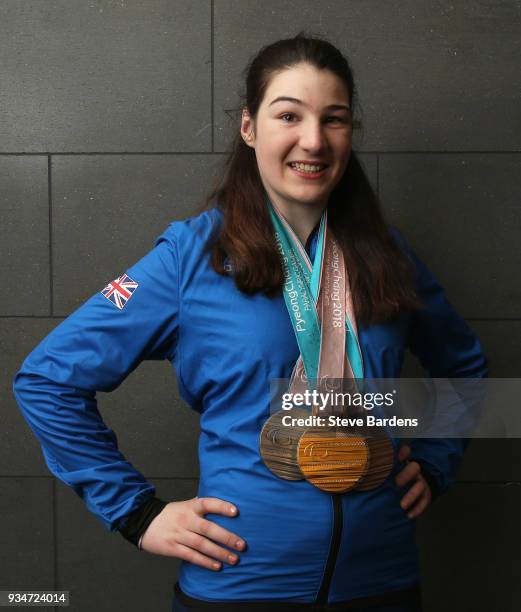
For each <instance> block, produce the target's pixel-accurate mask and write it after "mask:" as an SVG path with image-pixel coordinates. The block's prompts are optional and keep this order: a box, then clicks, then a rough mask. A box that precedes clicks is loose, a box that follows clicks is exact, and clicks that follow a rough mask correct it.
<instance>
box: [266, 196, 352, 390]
mask: <svg viewBox="0 0 521 612" xmlns="http://www.w3.org/2000/svg"><path fill="white" fill-rule="evenodd" d="M266 204H267V205H268V210H269V212H270V217H271V221H272V223H273V228H274V230H275V238H276V241H277V246H278V248H279V251H280V254H281V257H282V258H283V267H284V277H285V278H284V301H285V302H286V308H287V309H288V313H289V315H290V319H291V323H292V325H293V329H294V331H295V336H296V339H297V343H298V346H299V349H300V354H301V355H302V361H303V364H304V370H305V372H306V376H307V378H308V381H316V380H317V378H318V365H319V358H320V322H319V319H318V314H317V309H316V304H317V300H318V293H319V290H320V287H319V282H320V270H321V267H322V257H323V251H324V249H323V245H324V234H325V223H326V213H325V211H324V212H323V213H322V217H321V219H320V226H319V230H318V241H317V248H316V251H315V259H314V261H313V265H312V272H311V275H310V274H309V269H308V266H307V263H306V261H305V259H304V257H305V255H304V253H305V248H304V246H303V245H302V243H301V242H300V240H299V239H298V237H297V236H296V235H295V239H296V240H298V242H299V245H300V247H301V249H299V248H298V247H297V246H296V245H295V244H294V241H293V239H292V237H291V236H290V235H289V234H288V232H287V230H286V228H285V227H284V224H283V222H282V221H281V219H280V218H279V216H278V215H277V213H276V212H275V210H274V208H273V204H272V203H271V201H270V200H269V198H268V196H267V195H266ZM310 263H311V262H310ZM346 353H347V358H348V360H349V363H350V364H351V368H352V370H353V374H354V377H355V378H356V379H362V378H363V376H364V370H363V361H362V352H361V350H360V345H359V343H358V339H357V337H356V334H355V333H354V330H353V329H352V327H351V324H350V322H349V318H348V317H347V315H346Z"/></svg>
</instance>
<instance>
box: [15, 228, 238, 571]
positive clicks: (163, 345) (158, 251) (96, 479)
mask: <svg viewBox="0 0 521 612" xmlns="http://www.w3.org/2000/svg"><path fill="white" fill-rule="evenodd" d="M174 225H175V224H171V225H170V226H169V228H168V229H167V230H166V231H165V232H164V233H163V234H162V235H161V236H160V237H159V238H158V239H157V241H156V244H155V247H154V248H153V249H152V250H151V251H149V252H148V253H147V254H146V255H145V256H144V257H143V258H142V259H141V260H139V261H138V262H137V263H136V264H134V265H133V266H131V267H130V268H129V269H128V270H127V271H126V276H125V277H124V278H123V277H120V278H119V279H116V280H115V281H112V283H110V284H109V285H107V287H106V288H105V289H103V290H102V291H99V292H98V293H96V294H95V295H93V296H91V297H90V298H89V299H88V300H87V301H86V302H85V303H84V304H83V305H82V306H80V307H79V308H78V309H77V310H76V311H75V312H73V313H72V314H71V315H70V316H69V317H68V318H67V319H65V320H64V321H63V322H62V323H60V324H59V325H58V326H57V327H56V328H55V329H54V330H53V331H52V332H51V333H50V334H49V335H48V336H46V337H45V338H44V339H43V340H42V342H40V344H38V346H37V347H36V348H35V349H34V350H33V351H32V352H31V353H30V354H29V355H28V356H27V357H26V359H25V360H24V362H23V363H22V366H21V368H20V370H19V371H18V373H17V374H16V376H15V379H14V383H13V391H14V395H15V398H16V401H17V402H18V405H19V407H20V410H21V412H22V414H23V416H24V418H25V420H26V421H27V423H28V425H29V427H30V428H31V430H32V431H33V433H34V434H35V436H36V437H37V439H38V441H39V442H40V445H41V448H42V452H43V455H44V459H45V462H46V464H47V467H48V468H49V470H50V471H51V472H52V474H54V475H55V476H56V477H57V478H59V479H60V480H61V481H62V482H64V483H65V484H66V485H68V486H70V487H71V488H72V489H73V490H74V491H75V492H76V494H77V495H79V496H80V497H81V498H82V499H83V501H84V502H85V503H86V505H87V508H88V509H89V510H90V511H91V512H92V513H93V514H94V515H95V516H96V517H97V518H98V519H99V520H100V521H101V522H102V523H103V524H104V525H105V527H106V528H107V529H108V530H110V531H116V530H121V529H124V527H125V524H127V522H128V520H129V516H130V515H132V514H133V515H134V516H137V515H139V514H140V511H141V510H142V509H143V508H144V507H145V505H146V504H147V503H150V502H151V500H153V499H154V498H155V488H154V486H153V485H152V484H150V483H149V482H147V480H146V479H145V477H144V476H143V475H142V474H141V473H140V472H139V471H138V470H136V468H135V467H134V466H132V464H131V463H129V462H128V461H127V460H126V459H125V457H124V456H123V455H122V454H121V452H120V451H119V449H118V443H117V437H116V434H115V433H114V431H113V430H111V429H109V428H108V427H107V426H106V425H105V423H104V422H103V419H102V417H101V415H100V413H99V411H98V407H97V400H96V392H97V391H104V392H110V391H113V390H114V389H116V388H117V387H118V386H119V385H120V384H121V382H123V380H124V379H125V378H126V377H127V376H128V375H129V374H130V373H131V372H132V371H133V370H134V369H135V368H136V367H137V366H138V365H139V363H140V362H141V361H143V360H145V359H150V360H161V359H169V360H171V361H172V360H174V358H175V352H176V348H177V337H178V307H179V262H178V252H177V244H176V238H175V235H174ZM146 408H151V406H147V407H146ZM155 499H157V498H155ZM221 501H222V500H221ZM189 502H193V503H194V504H195V505H196V506H197V507H200V505H201V504H200V502H199V501H198V499H197V498H195V499H194V500H189ZM189 502H172V503H174V504H179V503H189ZM163 503H164V502H163ZM222 503H223V504H225V503H226V502H222ZM171 505H172V504H167V505H166V506H165V507H164V510H163V511H161V513H160V515H159V514H157V513H156V515H155V516H153V517H151V518H152V522H151V524H154V523H155V524H156V525H157V522H158V519H159V516H162V515H163V514H164V513H165V512H166V509H167V508H169V507H170V506H171ZM228 505H229V504H228ZM156 509H157V506H156ZM170 513H171V511H169V514H170ZM202 520H204V519H202ZM149 522H150V521H149ZM207 522H209V521H207ZM216 527H217V525H216ZM141 535H142V534H141ZM221 535H222V534H221ZM232 536H233V534H231V536H230V537H232ZM165 537H166V536H165ZM233 537H235V536H233ZM134 543H136V544H137V541H136V542H134ZM156 544H157V542H156ZM162 550H166V548H165V547H162ZM163 554H167V553H165V552H163ZM170 554H172V555H174V556H177V555H176V554H175V552H171V553H170ZM223 554H224V553H223ZM182 558H184V557H182ZM207 566H208V564H207Z"/></svg>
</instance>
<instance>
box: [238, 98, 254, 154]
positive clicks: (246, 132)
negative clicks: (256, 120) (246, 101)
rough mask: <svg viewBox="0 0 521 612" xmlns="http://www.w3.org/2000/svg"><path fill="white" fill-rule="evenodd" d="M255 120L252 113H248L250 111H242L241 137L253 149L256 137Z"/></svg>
mask: <svg viewBox="0 0 521 612" xmlns="http://www.w3.org/2000/svg"><path fill="white" fill-rule="evenodd" d="M253 127H254V126H253V120H252V118H251V116H250V113H249V112H248V109H247V108H246V107H244V108H243V109H242V118H241V136H242V137H243V139H244V142H245V143H246V144H247V145H248V146H250V147H252V148H255V146H254V142H255V136H254V133H253Z"/></svg>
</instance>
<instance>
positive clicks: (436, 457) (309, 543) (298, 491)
mask: <svg viewBox="0 0 521 612" xmlns="http://www.w3.org/2000/svg"><path fill="white" fill-rule="evenodd" d="M221 221H222V212H221V211H220V210H219V209H218V208H213V209H211V210H210V211H206V212H204V213H202V214H199V215H197V216H194V217H192V218H189V219H186V220H184V221H176V222H174V223H171V224H170V225H169V226H168V227H167V229H166V230H165V231H164V233H163V234H162V235H161V236H159V238H158V239H157V241H156V244H155V247H154V248H153V249H152V250H151V251H150V252H148V253H147V254H146V255H145V256H144V257H143V258H142V259H141V260H140V261H138V262H137V263H136V264H135V265H133V266H131V267H130V268H129V269H128V270H127V271H126V274H127V275H128V277H130V279H131V280H132V281H135V283H137V287H135V288H133V290H132V285H131V286H130V289H129V290H128V292H129V294H130V296H129V297H128V294H127V297H128V300H127V301H126V302H125V301H124V300H123V302H122V303H120V304H119V305H120V306H121V305H122V304H123V307H122V308H119V307H118V306H117V305H116V304H115V303H114V302H113V301H111V300H110V299H108V298H107V297H105V295H104V294H103V293H102V292H101V291H100V292H98V293H96V294H95V295H93V296H92V297H91V298H90V299H88V300H87V301H86V302H85V303H84V304H83V305H82V306H81V307H80V308H78V309H77V310H76V311H75V312H74V313H72V314H71V315H70V316H69V317H68V318H67V319H66V320H64V321H63V322H62V323H60V324H59V325H58V326H57V327H56V328H55V329H54V330H53V331H52V332H51V333H50V334H49V335H48V336H47V337H46V338H44V339H43V341H42V342H41V343H40V344H39V345H38V346H37V347H36V348H35V349H34V350H33V351H32V352H31V353H30V354H29V356H28V357H27V358H26V359H25V361H24V362H23V364H22V366H21V369H20V371H19V372H18V373H17V375H16V377H15V380H14V394H15V397H16V399H17V402H18V404H19V406H20V409H21V410H22V413H23V415H24V417H25V419H26V420H27V422H28V424H29V426H30V427H31V429H32V430H33V432H34V434H35V435H36V437H37V438H38V440H39V442H40V443H41V446H42V451H43V454H44V457H45V461H46V464H47V466H48V468H49V470H50V471H51V472H52V473H53V474H54V475H55V476H56V477H57V478H59V479H60V480H61V481H63V482H64V483H66V484H67V485H69V486H71V487H72V488H73V489H74V491H75V492H76V493H77V494H78V495H79V496H80V497H81V498H82V499H83V500H84V501H85V503H86V504H87V507H88V508H89V510H90V511H91V512H92V513H94V514H95V515H96V516H97V517H98V518H99V519H100V520H101V521H102V522H103V523H104V524H105V525H106V527H107V529H109V530H111V531H115V530H117V529H118V525H119V526H121V525H122V524H123V522H124V521H123V522H121V520H122V519H123V517H125V516H126V515H127V514H129V513H130V512H131V511H133V510H134V509H137V508H138V507H139V506H140V505H142V504H143V502H144V501H145V500H146V499H148V498H149V497H151V496H152V495H153V494H154V493H155V489H154V487H153V486H152V485H151V484H150V483H148V482H147V480H146V479H145V478H144V476H143V475H142V474H140V473H139V472H138V471H137V470H136V469H135V468H134V467H133V466H132V464H131V463H129V462H128V461H127V460H126V459H125V457H124V456H123V455H122V454H121V453H120V452H119V450H118V447H117V440H116V436H115V434H114V432H113V431H112V430H110V429H109V428H107V426H106V425H105V424H104V422H103V421H102V418H101V416H100V414H99V412H98V409H97V402H96V391H105V392H107V391H113V390H114V389H116V388H117V387H118V385H120V384H121V382H122V381H123V380H124V379H125V377H126V376H128V374H129V373H130V372H132V371H133V370H134V369H135V368H136V367H137V366H138V364H139V363H140V362H141V361H142V360H144V359H153V360H159V359H168V360H169V361H170V362H171V363H172V365H173V366H174V368H175V370H176V373H177V380H178V387H179V392H180V394H181V396H182V397H183V399H184V400H185V401H186V402H187V403H188V404H189V405H190V406H191V407H192V408H193V409H194V410H196V411H198V412H199V413H200V427H201V436H200V441H199V461H200V482H199V489H198V496H199V497H203V496H211V497H218V498H221V499H224V500H228V501H230V502H232V503H234V504H236V506H237V507H238V508H239V512H240V514H239V516H238V517H225V516H221V515H213V514H211V515H207V518H208V519H209V520H212V521H215V522H216V523H218V524H219V525H222V526H223V527H225V528H226V529H229V530H231V531H233V532H234V533H236V534H238V535H239V536H241V537H242V538H244V539H245V540H246V542H247V545H248V548H247V550H246V551H245V552H242V553H240V558H241V560H240V562H239V563H238V564H237V565H235V566H229V565H227V564H223V568H222V570H221V571H220V572H213V571H210V570H207V569H203V568H202V567H199V566H197V565H195V564H191V563H187V562H183V563H182V565H181V572H180V577H179V583H180V586H181V588H182V590H183V591H184V592H185V593H186V594H187V595H189V596H192V597H195V598H199V599H206V600H209V601H212V600H222V599H238V600H249V599H251V600H256V599H269V598H273V599H277V600H287V601H291V602H313V601H316V600H317V597H318V595H319V593H320V594H321V597H322V598H324V597H325V598H326V600H327V601H329V602H337V601H343V600H349V599H354V598H357V597H365V596H371V595H378V594H381V593H387V592H389V591H394V590H400V589H406V588H408V587H410V586H414V585H415V584H416V583H418V582H419V575H418V560H417V551H416V545H415V521H414V520H411V519H409V518H408V517H407V515H406V512H405V511H404V510H402V509H401V507H400V505H399V503H400V500H401V498H402V496H403V494H404V490H403V489H399V488H398V487H397V486H396V485H395V484H394V477H395V475H396V473H397V472H398V471H399V469H400V468H401V467H403V465H398V464H397V462H396V453H395V466H394V470H393V473H392V474H391V475H390V476H389V478H388V479H387V480H386V481H385V483H384V484H383V485H381V486H380V487H378V488H376V489H373V490H370V491H366V492H356V491H351V492H348V493H346V494H343V495H336V496H335V495H331V494H329V493H326V492H323V491H321V490H319V489H317V488H316V487H314V486H313V485H311V484H309V483H308V482H307V481H306V480H301V481H287V480H282V479H280V478H278V477H277V476H275V475H273V474H272V473H271V472H270V471H269V470H268V469H267V468H266V466H265V465H264V463H263V461H262V458H261V457H260V454H259V432H260V430H261V428H262V426H263V424H264V422H265V420H266V419H267V418H268V416H269V380H270V379H273V378H289V376H290V375H291V371H292V369H293V366H294V364H295V361H296V360H297V357H298V355H299V351H298V345H297V342H296V339H295V335H294V332H293V328H292V325H291V322H290V319H289V316H288V312H287V310H286V305H285V303H284V298H283V296H282V294H281V295H280V296H278V297H276V298H272V299H270V298H267V297H266V296H265V295H263V294H256V295H254V296H247V295H244V294H242V293H241V292H240V291H238V290H237V288H236V287H235V284H234V282H233V279H232V278H231V277H228V276H221V275H218V274H217V273H215V272H214V271H213V269H212V268H211V266H210V264H209V261H208V257H209V255H208V253H207V252H206V251H205V250H204V243H205V241H206V239H207V238H208V236H209V233H210V231H211V230H212V228H213V224H214V223H215V224H217V225H218V224H219V223H220V222H221ZM391 231H392V233H393V235H394V236H395V239H396V240H397V241H398V243H399V244H400V245H401V247H402V248H403V249H404V250H405V251H406V252H407V253H408V255H409V256H410V257H411V258H412V260H413V261H414V264H415V267H416V283H417V289H418V292H419V294H420V297H421V298H422V299H423V300H424V304H425V307H424V309H423V310H421V311H415V312H412V313H411V312H407V313H403V314H402V315H401V316H399V317H398V318H397V319H395V320H393V321H392V322H387V323H384V324H379V325H372V326H368V327H363V326H361V327H360V329H359V339H360V344H361V349H362V356H363V361H364V370H365V375H366V377H367V378H388V377H392V378H394V377H398V376H399V375H400V370H401V367H402V362H403V358H404V352H405V350H406V348H407V347H408V348H410V350H411V351H412V352H413V353H414V354H416V355H417V356H418V358H419V360H420V362H421V363H422V364H423V366H424V367H425V368H426V369H427V371H428V372H429V373H430V375H431V376H433V377H485V376H486V375H487V365H486V358H485V357H484V355H483V352H482V349H481V346H480V344H479V341H478V339H477V338H476V336H475V335H474V334H473V333H472V331H471V330H470V328H469V327H468V326H467V324H466V323H465V322H464V321H463V320H462V319H461V318H460V317H459V316H458V315H457V313H456V312H455V311H454V310H453V308H452V307H451V306H450V304H449V303H448V301H447V299H446V297H445V295H444V292H443V290H442V288H441V287H440V285H439V284H438V282H437V281H436V279H435V278H434V277H433V275H432V274H431V273H430V272H429V270H428V269H427V268H426V267H425V266H424V265H423V264H422V263H421V262H420V261H419V260H418V258H417V257H416V256H415V254H414V253H413V252H412V251H411V250H410V248H409V247H408V245H407V244H406V243H405V241H404V239H403V238H402V237H401V235H400V234H399V233H398V232H397V231H395V230H394V229H391ZM313 238H314V239H312V240H311V241H310V247H309V253H310V257H311V258H313V257H314V249H315V247H316V240H315V238H316V234H315V235H314V236H313ZM127 281H128V279H127ZM128 282H130V281H128ZM131 290H132V292H131ZM393 444H394V448H395V451H396V449H397V447H398V444H399V441H398V440H396V439H395V440H393ZM412 446H413V455H412V458H414V459H416V460H418V461H419V462H420V463H421V465H422V468H423V469H424V470H426V471H428V472H429V474H430V475H431V477H432V478H434V479H435V481H436V483H437V486H438V489H439V491H440V492H443V491H444V490H446V489H447V487H448V486H449V485H450V484H451V482H452V481H453V479H454V476H455V471H456V468H457V466H458V464H459V461H460V459H461V457H462V454H463V451H464V446H465V443H464V441H463V440H459V439H443V440H440V439H437V440H433V439H417V440H416V441H414V442H413V444H412ZM120 522H121V524H120Z"/></svg>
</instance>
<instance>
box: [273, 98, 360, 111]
mask: <svg viewBox="0 0 521 612" xmlns="http://www.w3.org/2000/svg"><path fill="white" fill-rule="evenodd" d="M283 101H285V102H294V103H295V104H301V105H302V106H307V104H305V103H304V102H302V100H299V99H298V98H291V97H289V96H279V97H278V98H275V100H272V101H271V102H270V103H269V106H271V105H272V104H275V102H283ZM325 108H326V109H327V110H347V111H350V110H351V107H350V106H349V105H348V104H347V105H346V104H329V105H328V106H326V107H325Z"/></svg>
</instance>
